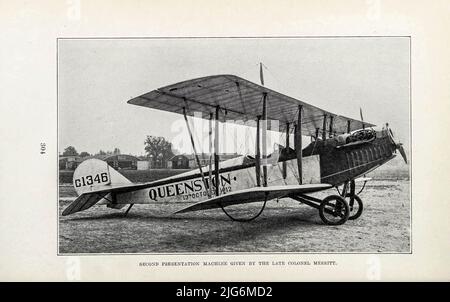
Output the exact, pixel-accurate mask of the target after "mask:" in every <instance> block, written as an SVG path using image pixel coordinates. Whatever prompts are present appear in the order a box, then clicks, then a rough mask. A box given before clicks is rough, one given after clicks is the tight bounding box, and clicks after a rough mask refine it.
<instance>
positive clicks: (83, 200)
mask: <svg viewBox="0 0 450 302" xmlns="http://www.w3.org/2000/svg"><path fill="white" fill-rule="evenodd" d="M140 188H141V185H139V184H131V185H118V186H113V187H111V186H110V187H106V188H105V189H99V190H96V191H92V192H86V193H83V194H81V195H80V196H78V197H77V199H75V200H74V201H73V202H72V203H71V204H70V205H69V206H68V207H67V208H66V209H64V211H63V212H62V215H63V216H67V215H70V214H73V213H76V212H80V211H84V210H87V209H89V208H90V207H92V206H93V205H95V204H96V203H98V202H99V201H100V200H102V199H103V198H105V197H106V196H107V195H108V194H110V193H120V192H123V191H124V190H126V192H129V191H134V190H139V189H140Z"/></svg>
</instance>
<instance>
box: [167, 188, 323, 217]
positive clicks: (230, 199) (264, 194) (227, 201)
mask: <svg viewBox="0 0 450 302" xmlns="http://www.w3.org/2000/svg"><path fill="white" fill-rule="evenodd" d="M331 187H332V186H331V185H329V184H305V185H288V186H272V187H254V188H250V189H244V190H240V191H236V192H231V193H228V194H225V195H221V196H218V197H213V198H210V199H208V200H206V201H202V202H199V203H196V204H194V205H192V206H189V207H187V208H184V209H182V210H180V211H177V212H175V213H174V214H179V213H186V212H193V211H200V210H209V209H215V208H220V207H227V206H231V205H237V204H244V203H251V202H258V201H265V200H270V199H274V198H283V197H286V196H287V195H289V194H304V193H312V192H317V191H322V190H326V189H329V188H331Z"/></svg>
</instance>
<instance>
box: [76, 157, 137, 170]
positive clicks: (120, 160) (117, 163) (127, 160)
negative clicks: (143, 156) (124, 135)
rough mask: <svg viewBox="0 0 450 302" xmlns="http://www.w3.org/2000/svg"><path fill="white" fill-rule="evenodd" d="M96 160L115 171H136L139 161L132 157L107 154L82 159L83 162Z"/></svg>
mask: <svg viewBox="0 0 450 302" xmlns="http://www.w3.org/2000/svg"><path fill="white" fill-rule="evenodd" d="M90 158H97V159H100V160H103V161H106V162H107V163H108V165H110V166H111V167H113V168H114V169H116V170H121V169H127V170H136V169H137V163H138V161H139V159H138V158H137V157H135V156H133V155H127V154H107V155H94V156H88V157H84V158H83V160H86V159H90Z"/></svg>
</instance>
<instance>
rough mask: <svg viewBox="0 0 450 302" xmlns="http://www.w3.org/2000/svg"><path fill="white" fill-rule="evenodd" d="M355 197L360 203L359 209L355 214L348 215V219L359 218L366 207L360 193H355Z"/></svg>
mask: <svg viewBox="0 0 450 302" xmlns="http://www.w3.org/2000/svg"><path fill="white" fill-rule="evenodd" d="M347 197H349V198H350V196H347ZM353 198H354V199H355V201H356V202H357V203H358V211H357V212H356V213H355V214H354V215H350V216H349V217H348V220H355V219H358V218H359V216H361V214H362V212H363V209H364V205H363V202H362V200H361V198H360V197H359V196H358V195H355V196H354V197H353Z"/></svg>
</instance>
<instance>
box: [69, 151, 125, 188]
mask: <svg viewBox="0 0 450 302" xmlns="http://www.w3.org/2000/svg"><path fill="white" fill-rule="evenodd" d="M127 184H131V181H129V180H128V179H127V178H126V177H125V176H123V175H122V174H120V173H119V172H117V171H116V170H114V168H112V167H110V166H109V165H108V163H106V162H104V161H102V160H99V159H94V158H93V159H88V160H85V161H84V162H82V163H81V164H80V165H79V166H78V168H77V169H76V170H75V172H74V173H73V186H74V188H75V191H76V192H77V194H78V195H81V194H83V193H89V192H95V191H99V190H104V189H108V188H111V189H112V188H114V187H117V186H122V185H127Z"/></svg>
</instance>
